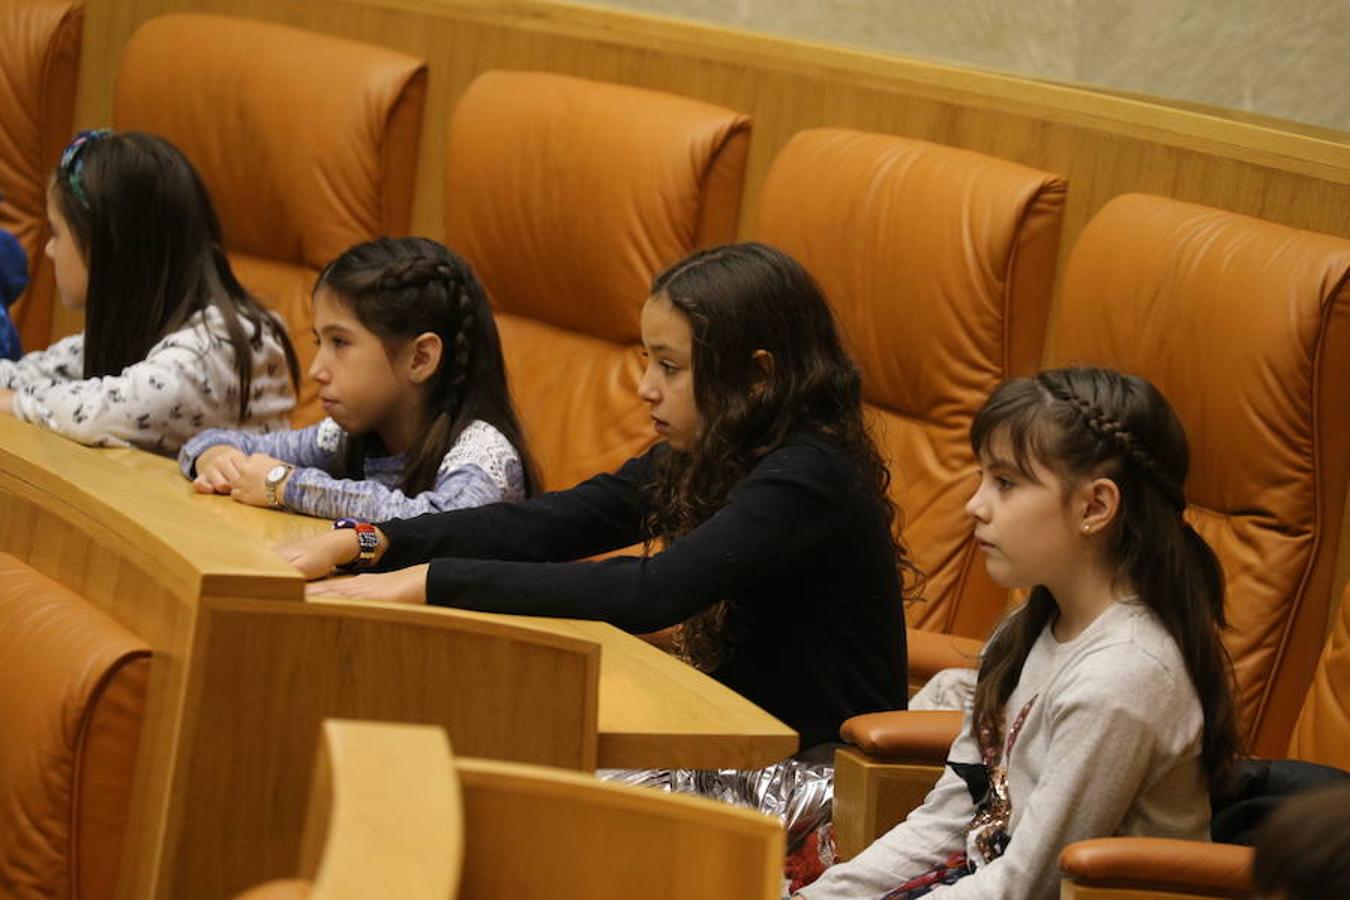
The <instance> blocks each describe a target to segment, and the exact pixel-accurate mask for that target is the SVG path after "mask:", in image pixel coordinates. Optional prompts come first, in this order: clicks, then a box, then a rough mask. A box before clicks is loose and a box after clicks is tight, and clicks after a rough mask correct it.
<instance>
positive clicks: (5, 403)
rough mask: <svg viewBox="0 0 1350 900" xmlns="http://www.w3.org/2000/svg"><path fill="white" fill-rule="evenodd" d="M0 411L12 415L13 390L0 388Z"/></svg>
mask: <svg viewBox="0 0 1350 900" xmlns="http://www.w3.org/2000/svg"><path fill="white" fill-rule="evenodd" d="M0 413H9V414H10V415H11V416H12V415H14V392H13V391H8V390H0Z"/></svg>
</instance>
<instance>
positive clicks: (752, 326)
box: [281, 244, 909, 747]
mask: <svg viewBox="0 0 1350 900" xmlns="http://www.w3.org/2000/svg"><path fill="white" fill-rule="evenodd" d="M641 330H642V342H643V346H644V349H645V354H646V370H645V373H644V374H643V377H642V380H641V382H640V384H639V388H638V393H639V396H640V397H641V398H642V399H643V400H644V401H645V402H646V403H647V404H648V406H649V407H650V410H651V415H652V426H653V429H654V431H655V432H656V436H657V437H658V438H659V442H658V443H657V444H656V446H655V447H653V448H652V449H651V450H649V451H648V452H646V453H644V454H642V455H641V456H638V457H635V458H634V459H631V460H629V461H628V462H627V463H625V464H624V465H623V466H621V467H620V468H619V469H618V470H617V471H615V472H613V473H608V474H602V475H597V476H595V477H594V478H591V479H589V480H587V481H584V482H582V483H581V484H580V485H577V486H576V487H574V488H572V489H570V490H567V491H560V492H556V493H550V494H545V495H543V496H540V497H536V498H534V499H533V500H531V501H529V502H528V503H524V504H500V503H499V504H493V505H492V506H485V507H481V508H479V509H473V510H462V511H459V512H454V513H447V514H444V515H439V516H426V517H422V518H418V519H413V520H408V521H405V522H386V523H383V524H381V525H379V526H378V548H377V550H376V552H375V553H374V554H372V555H373V556H375V557H376V559H375V560H372V561H373V562H375V567H378V568H381V569H388V570H398V571H391V572H389V573H387V574H373V575H358V576H357V577H356V578H351V579H344V581H343V582H338V583H332V584H324V585H315V588H316V589H317V590H319V591H322V592H325V593H334V594H336V595H340V596H341V595H345V596H349V597H354V598H370V599H380V600H395V601H405V602H413V603H433V604H438V605H447V606H456V607H460V608H466V609H475V610H483V611H489V612H505V613H522V614H527V615H542V616H567V617H579V618H587V619H602V620H605V621H608V622H611V623H612V624H614V625H617V626H619V627H621V628H624V629H626V630H629V631H632V632H636V633H645V632H652V631H656V630H658V629H664V628H667V627H669V626H673V625H679V624H681V623H683V627H682V629H681V634H682V637H683V638H684V640H682V641H681V642H680V643H681V644H682V645H683V646H682V649H683V650H684V653H683V655H684V656H685V657H686V658H688V659H689V660H690V661H691V662H693V663H694V664H695V665H698V666H699V667H701V668H703V669H705V670H707V671H708V672H709V673H710V674H711V675H712V676H713V677H715V678H716V679H718V680H719V681H721V682H722V683H723V684H725V685H727V686H728V687H730V688H731V689H732V690H735V691H737V692H739V693H740V694H742V695H743V696H745V697H748V698H749V699H750V700H752V701H753V702H755V703H757V704H759V705H760V706H761V707H763V708H764V709H766V710H768V711H769V712H770V713H772V714H774V715H775V716H777V717H778V718H780V719H781V720H782V721H784V722H786V723H787V724H788V725H790V726H792V727H793V728H795V729H796V730H797V731H798V732H799V733H800V734H801V741H802V745H803V746H804V747H812V746H814V745H818V744H821V743H823V742H828V741H835V740H837V739H838V734H839V726H840V724H841V723H842V722H843V720H844V719H846V718H848V717H849V716H852V715H856V714H858V713H863V712H871V711H876V710H883V709H895V708H902V707H903V706H904V705H905V677H906V657H905V624H904V614H903V609H902V603H901V599H902V598H901V573H902V572H903V571H906V570H908V568H909V566H908V563H907V562H906V560H905V556H904V553H903V548H902V547H901V546H900V544H899V543H898V541H897V540H896V539H895V538H894V536H893V531H892V525H893V524H894V523H895V519H896V510H895V507H894V506H893V505H891V503H890V501H889V500H888V499H887V493H886V486H887V483H888V481H889V475H888V473H887V469H886V466H885V464H884V463H883V462H882V459H881V456H880V454H879V453H878V452H877V449H876V447H875V446H874V445H873V443H872V440H871V438H870V437H869V435H868V433H867V431H866V429H865V427H864V424H863V411H862V387H861V379H860V377H859V373H858V370H857V368H856V367H855V366H854V364H853V362H852V361H851V360H850V359H849V358H848V355H847V354H846V353H845V352H844V349H843V347H842V345H841V342H840V340H839V334H838V330H837V329H836V327H835V323H834V319H833V317H832V316H831V314H830V309H829V306H828V305H827V304H826V302H825V298H824V296H823V295H822V294H821V291H820V289H819V287H817V285H816V284H815V282H814V281H813V280H812V279H811V277H810V275H808V274H807V273H806V271H805V270H804V269H802V267H801V266H800V265H799V264H798V263H797V262H795V261H794V260H793V259H791V258H790V257H788V256H786V255H785V254H783V253H782V252H780V251H778V250H775V249H773V248H771V247H767V246H764V245H762V244H733V245H729V246H724V247H715V248H712V249H709V250H704V251H701V252H699V253H696V254H694V255H693V256H691V257H689V258H688V259H686V260H683V261H682V262H678V263H676V264H675V265H673V266H671V267H670V268H669V269H667V270H666V271H665V272H663V273H661V274H659V275H658V276H657V277H656V279H655V281H654V283H653V285H652V290H651V294H650V296H649V298H648V299H647V300H646V302H645V303H644V304H643V307H642V315H641ZM639 542H645V543H646V549H645V551H644V552H643V553H641V554H638V555H629V556H617V557H610V558H608V559H602V560H598V561H597V560H588V559H587V557H591V556H594V555H595V554H599V553H603V552H606V551H611V550H617V549H620V548H623V547H628V546H630V545H633V544H636V543H639ZM361 549H362V548H361V547H360V545H359V540H358V539H357V537H356V536H354V535H352V533H351V532H349V531H343V532H337V531H335V532H333V533H332V534H329V535H324V536H321V537H317V538H312V539H310V540H308V541H301V542H298V543H296V544H292V545H290V546H289V547H285V548H282V551H281V552H282V555H283V557H284V558H286V559H288V560H289V561H291V562H292V563H294V564H295V565H296V566H297V567H298V568H300V569H301V571H303V572H304V573H305V574H306V575H307V576H309V577H310V578H318V577H322V576H325V575H328V574H329V573H330V572H331V571H332V570H333V567H334V566H337V565H341V564H347V563H351V562H353V561H356V560H357V559H358V556H357V554H358V552H359V551H360V550H361ZM428 560H430V563H429V564H428Z"/></svg>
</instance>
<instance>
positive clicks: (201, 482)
mask: <svg viewBox="0 0 1350 900" xmlns="http://www.w3.org/2000/svg"><path fill="white" fill-rule="evenodd" d="M192 489H193V490H194V491H196V492H197V493H199V494H214V493H215V492H216V486H215V485H214V484H212V483H211V482H210V481H207V479H206V476H204V475H198V476H197V477H196V478H194V479H192Z"/></svg>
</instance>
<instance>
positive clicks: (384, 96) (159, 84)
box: [113, 13, 426, 426]
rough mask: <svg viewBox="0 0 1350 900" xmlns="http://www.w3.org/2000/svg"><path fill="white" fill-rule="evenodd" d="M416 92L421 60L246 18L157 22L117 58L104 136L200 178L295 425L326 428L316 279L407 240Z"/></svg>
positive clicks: (419, 99)
mask: <svg viewBox="0 0 1350 900" xmlns="http://www.w3.org/2000/svg"><path fill="white" fill-rule="evenodd" d="M425 93H426V64H425V63H424V62H423V61H422V60H419V59H415V58H413V57H411V56H407V55H405V54H403V53H398V52H395V51H393V50H389V49H386V48H384V47H377V46H373V45H370V44H362V43H357V42H355V41H349V40H344V39H341V38H335V37H330V36H328V35H323V34H315V33H313V32H308V31H301V30H299V29H296V28H290V27H286V26H282V25H273V24H270V23H265V22H255V21H250V20H247V19H236V18H227V17H224V16H213V15H198V14H186V13H175V14H170V15H164V16H158V17H156V18H154V19H151V20H149V21H148V22H146V23H145V24H144V25H142V26H141V27H140V28H139V29H138V30H137V31H136V33H135V34H134V35H132V37H131V40H130V41H129V42H128V44H127V46H126V50H125V51H124V53H123V56H122V62H121V65H120V68H119V71H118V79H117V94H116V99H115V105H114V111H113V122H114V125H115V126H116V127H117V128H118V129H121V130H133V129H134V130H139V131H149V132H153V133H155V134H158V135H161V136H163V137H165V138H168V139H169V140H170V141H172V142H173V143H174V144H176V145H177V146H178V147H179V148H180V149H182V150H183V152H184V153H186V154H187V156H188V158H189V159H190V160H192V163H193V165H195V166H196V167H197V170H198V171H199V172H200V173H201V176H202V178H203V180H204V181H205V182H206V186H207V189H208V190H209V191H210V193H211V198H212V201H213V202H214V204H215V207H216V212H217V214H218V215H219V216H220V220H221V227H222V229H223V231H224V237H225V246H226V249H227V250H228V251H229V255H230V259H231V262H232V263H233V265H234V267H235V272H236V274H237V275H238V276H239V278H240V280H241V281H242V282H243V283H244V285H245V286H246V287H247V288H249V290H251V291H253V292H254V293H255V294H256V295H257V296H258V297H259V298H260V299H261V300H263V301H264V302H265V303H266V304H267V305H268V306H270V307H271V308H272V309H274V310H276V311H277V312H279V313H281V315H282V316H283V317H284V318H285V320H286V324H287V326H288V328H289V330H290V334H291V340H292V341H293V342H294V344H295V349H296V352H297V354H298V355H299V357H300V374H301V390H300V398H299V403H298V404H297V407H296V412H295V414H294V415H293V416H292V424H293V425H296V426H301V425H308V424H312V423H313V422H315V421H317V420H318V419H320V418H322V409H321V408H320V406H319V403H318V387H317V385H316V384H315V383H314V382H313V381H311V380H310V379H308V378H306V377H305V370H306V369H307V368H308V366H309V363H310V361H311V360H312V359H313V357H314V350H315V348H314V341H313V338H312V336H311V333H310V331H311V327H312V313H311V307H310V291H311V289H312V288H313V286H314V280H315V278H316V277H317V275H318V272H319V270H320V269H321V268H322V267H323V266H325V265H327V264H328V263H329V262H330V261H331V260H332V259H333V258H334V257H336V256H337V255H338V254H340V253H341V252H342V251H343V250H346V249H347V248H348V247H350V246H351V245H353V244H356V243H359V242H361V241H366V240H370V239H372V238H374V237H378V236H380V235H385V234H389V235H398V234H406V233H407V230H408V222H409V216H410V213H411V209H412V196H413V179H414V174H415V170H416V164H417V139H418V134H419V131H420V129H421V118H422V105H423V99H424V96H425Z"/></svg>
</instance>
